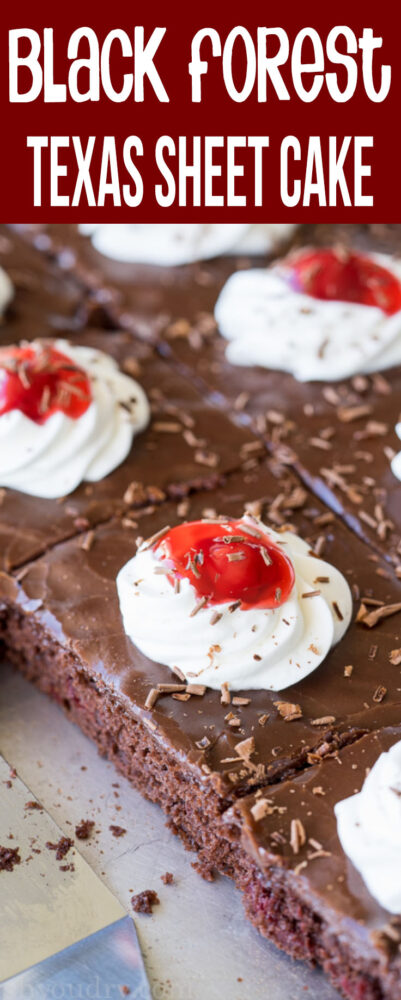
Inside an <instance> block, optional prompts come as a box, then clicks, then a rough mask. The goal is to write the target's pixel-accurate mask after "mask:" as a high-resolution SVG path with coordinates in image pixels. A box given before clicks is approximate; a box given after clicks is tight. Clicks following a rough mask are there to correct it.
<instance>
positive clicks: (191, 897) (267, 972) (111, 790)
mask: <svg viewBox="0 0 401 1000" xmlns="http://www.w3.org/2000/svg"><path fill="white" fill-rule="evenodd" d="M0 750H1V752H2V754H3V755H4V757H6V758H7V759H8V761H9V763H10V764H11V765H13V766H14V767H15V768H16V770H17V771H18V774H19V775H20V777H21V778H22V779H23V781H25V782H26V784H27V785H28V786H29V788H30V789H31V791H32V792H33V793H34V795H35V796H37V798H38V799H39V800H40V802H41V803H43V805H44V807H45V808H46V809H47V811H48V812H49V813H50V814H51V815H52V816H53V818H54V819H55V820H56V822H57V823H58V824H59V826H60V827H61V828H62V830H63V832H64V834H66V835H67V836H72V837H74V828H75V825H76V823H78V822H79V821H80V820H81V819H93V820H95V824H96V827H95V829H96V831H98V832H96V833H94V834H93V836H92V838H91V840H89V841H76V843H77V846H78V848H79V850H80V852H81V853H82V854H83V856H84V857H85V858H86V860H87V861H88V862H89V864H90V865H91V866H92V868H93V869H94V870H95V871H96V872H97V874H98V875H99V876H100V877H101V878H102V879H103V880H104V882H105V883H106V884H107V885H108V887H109V888H110V889H111V890H112V892H114V893H115V895H116V896H117V897H118V898H119V900H120V901H121V903H122V904H123V906H125V907H126V909H127V911H129V910H130V896H131V895H132V894H133V893H137V892H141V891H142V890H143V889H155V890H156V892H157V893H158V895H159V898H160V902H161V905H160V906H156V907H155V909H154V910H153V915H152V916H135V924H136V928H137V931H138V935H139V939H140V942H141V946H142V949H143V953H144V958H145V963H146V967H147V971H148V975H149V979H150V983H151V987H152V991H153V997H154V1000H251V998H252V1000H262V998H263V1000H301V998H305V997H307V998H309V1000H338V994H337V993H336V992H335V991H334V990H332V989H331V988H330V987H329V986H328V984H327V983H326V981H325V979H324V977H323V976H322V975H321V973H320V972H311V971H309V970H308V969H306V968H304V967H303V966H302V964H300V963H294V962H292V961H291V960H290V959H288V958H287V957H286V956H283V955H281V954H280V953H279V952H278V951H277V950H276V949H275V948H274V947H273V946H271V945H269V944H268V943H267V942H266V941H264V940H263V939H262V938H261V937H260V936H259V935H258V934H257V933H256V931H255V930H253V928H252V927H251V926H250V924H249V923H248V922H247V921H246V920H245V918H244V913H243V908H242V902H241V896H240V893H239V892H237V891H236V890H235V888H234V886H233V885H232V884H231V883H230V881H229V880H228V879H224V878H219V879H218V880H216V882H214V883H208V882H205V881H204V880H203V879H201V878H200V876H199V875H198V874H197V873H196V872H195V871H194V870H193V868H192V867H191V862H192V861H193V860H195V859H194V856H193V855H191V854H190V853H186V852H185V851H184V849H183V846H182V844H181V843H180V841H179V840H178V839H177V838H176V837H173V836H172V834H170V833H169V831H168V830H167V829H166V827H165V819H164V816H163V814H162V813H161V811H160V810H159V809H158V808H157V807H156V806H153V805H152V804H151V803H149V802H145V801H144V800H143V799H142V798H141V797H140V796H139V794H138V793H137V792H135V791H134V790H133V789H132V788H131V787H130V785H129V784H128V782H127V781H126V780H125V779H124V778H122V777H121V776H120V775H118V774H117V773H116V771H115V770H114V768H113V767H112V766H111V765H110V764H109V763H107V762H106V761H104V760H102V759H101V758H99V756H98V754H97V752H96V750H95V748H94V746H93V745H92V744H91V743H90V742H89V741H88V740H87V739H86V738H85V737H84V736H83V735H82V733H81V732H80V731H79V730H78V729H77V728H76V727H75V726H72V725H71V723H70V722H69V721H68V720H67V719H66V718H65V716H64V715H63V713H62V712H61V711H60V710H59V709H58V708H57V707H56V706H55V705H53V704H51V703H50V702H49V701H48V700H47V699H46V698H44V697H43V696H42V695H40V694H39V693H38V692H37V691H35V690H34V689H33V688H31V686H30V685H28V684H27V683H26V682H25V681H24V680H23V679H22V678H21V677H19V676H18V675H17V674H15V673H14V672H13V671H12V670H11V669H9V668H8V667H7V666H5V665H2V666H1V668H0ZM83 768H84V770H83ZM116 782H117V783H118V787H115V783H116ZM112 823H115V824H118V825H119V826H122V827H125V828H126V830H127V833H126V834H125V836H123V837H121V838H120V839H116V838H115V837H113V836H112V834H111V833H110V831H109V825H110V824H112ZM166 871H170V872H172V873H173V874H174V883H173V884H172V885H167V886H165V885H163V882H162V881H161V875H163V874H164V873H165V872H166Z"/></svg>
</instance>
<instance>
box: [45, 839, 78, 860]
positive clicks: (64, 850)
mask: <svg viewBox="0 0 401 1000" xmlns="http://www.w3.org/2000/svg"><path fill="white" fill-rule="evenodd" d="M73 844H74V841H73V840H71V838H70V837H60V840H59V841H58V842H57V844H52V842H51V841H50V840H47V841H46V844H45V847H47V849H48V850H49V851H55V852H56V861H62V860H63V858H65V856H66V854H68V851H69V850H70V848H71V847H73Z"/></svg>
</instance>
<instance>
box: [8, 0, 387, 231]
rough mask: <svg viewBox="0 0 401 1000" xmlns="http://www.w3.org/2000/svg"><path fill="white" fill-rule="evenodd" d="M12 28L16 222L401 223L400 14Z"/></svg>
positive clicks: (240, 13)
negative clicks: (400, 130) (400, 127)
mask: <svg viewBox="0 0 401 1000" xmlns="http://www.w3.org/2000/svg"><path fill="white" fill-rule="evenodd" d="M2 21H3V30H2V38H1V45H2V51H1V60H0V73H1V77H0V86H1V94H2V121H3V136H4V147H3V150H4V151H3V156H2V173H3V177H2V184H1V189H0V198H1V201H2V204H1V210H2V217H3V219H4V221H10V222H28V221H29V222H34V221H39V220H45V221H47V222H66V221H88V222H90V221H91V220H95V219H96V220H103V221H121V222H125V221H133V220H134V219H135V220H136V221H138V222H154V221H158V222H163V221H165V222H168V221H170V222H171V221H183V222H184V221H187V222H195V221H200V220H202V221H210V222H216V221H225V222H228V221H241V220H242V221H245V220H246V221H247V222H249V221H266V220H268V221H278V222H285V221H290V220H291V221H297V222H298V221H299V222H301V221H309V222H312V221H313V222H316V221H319V222H320V221H322V222H323V221H329V220H331V221H334V220H335V221H339V222H351V221H358V222H400V221H401V193H400V187H401V185H400V163H399V152H398V151H399V148H400V139H399V123H400V111H399V108H400V99H401V78H400V77H401V68H400V67H401V60H400V58H399V27H400V23H399V22H400V15H399V13H398V12H397V8H396V5H395V4H394V5H393V4H389V3H387V4H382V5H380V4H373V3H364V4H362V3H360V2H358V3H356V2H354V3H352V4H350V3H338V4H336V5H335V6H334V5H333V6H329V5H323V4H321V3H309V4H308V5H302V4H299V5H297V6H296V8H295V7H294V6H292V7H290V5H288V4H287V5H285V6H284V5H283V6H281V7H280V6H279V5H278V6H276V5H275V6H273V5H271V4H270V5H267V4H262V3H250V4H241V5H240V4H238V3H232V4H231V5H230V6H229V8H228V7H226V6H225V7H223V5H220V6H218V5H216V4H210V3H204V4H203V5H196V6H195V5H192V6H190V5H185V6H183V5H182V4H178V3H174V4H172V3H170V4H169V5H165V4H163V5H161V4H160V3H159V4H158V3H152V4H147V5H146V4H143V5H141V6H140V5H136V6H133V5H131V4H127V3H120V4H118V5H116V6H115V7H114V8H113V7H112V6H108V7H107V8H105V6H104V5H100V4H94V3H93V2H91V3H86V4H85V5H82V4H81V5H79V4H77V3H76V2H75V3H70V4H68V5H65V6H64V5H63V6H62V7H61V6H58V5H56V4H54V3H48V2H42V3H41V4H40V5H39V7H38V5H36V6H33V5H31V4H29V5H28V4H27V3H26V2H22V3H19V4H18V6H17V5H12V4H11V5H7V9H6V10H5V11H3V14H2Z"/></svg>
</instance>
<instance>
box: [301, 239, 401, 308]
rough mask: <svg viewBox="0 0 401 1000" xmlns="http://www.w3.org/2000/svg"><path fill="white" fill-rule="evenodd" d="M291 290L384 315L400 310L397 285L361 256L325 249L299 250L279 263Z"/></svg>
mask: <svg viewBox="0 0 401 1000" xmlns="http://www.w3.org/2000/svg"><path fill="white" fill-rule="evenodd" d="M283 268H284V274H285V276H286V278H287V280H288V282H289V284H290V285H291V287H292V288H294V289H295V291H297V292H304V293H305V294H306V295H311V296H313V298H315V299H337V300H338V301H341V302H358V303H360V304H361V305H365V306H377V308H379V309H381V310H382V311H383V312H384V313H387V315H388V316H391V315H392V314H393V313H395V312H398V310H399V309H401V282H400V281H399V280H398V278H397V277H396V275H395V274H392V273H391V271H388V270H387V268H386V267H383V266H382V265H381V264H379V263H377V262H376V261H375V260H374V259H372V258H371V257H366V256H364V255H363V254H359V253H354V252H352V253H351V252H350V253H348V252H347V251H346V250H343V249H341V250H339V249H338V248H336V247H327V248H325V249H322V250H313V249H308V250H300V251H298V252H296V253H294V254H290V255H289V256H288V257H287V259H286V260H285V261H283Z"/></svg>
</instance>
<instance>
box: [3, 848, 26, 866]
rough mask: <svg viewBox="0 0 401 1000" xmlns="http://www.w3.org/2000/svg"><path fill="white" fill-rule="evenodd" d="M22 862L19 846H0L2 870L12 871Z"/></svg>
mask: <svg viewBox="0 0 401 1000" xmlns="http://www.w3.org/2000/svg"><path fill="white" fill-rule="evenodd" d="M20 862H21V858H20V853H19V847H1V846H0V872H12V870H13V868H14V866H15V865H19V864H20Z"/></svg>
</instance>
